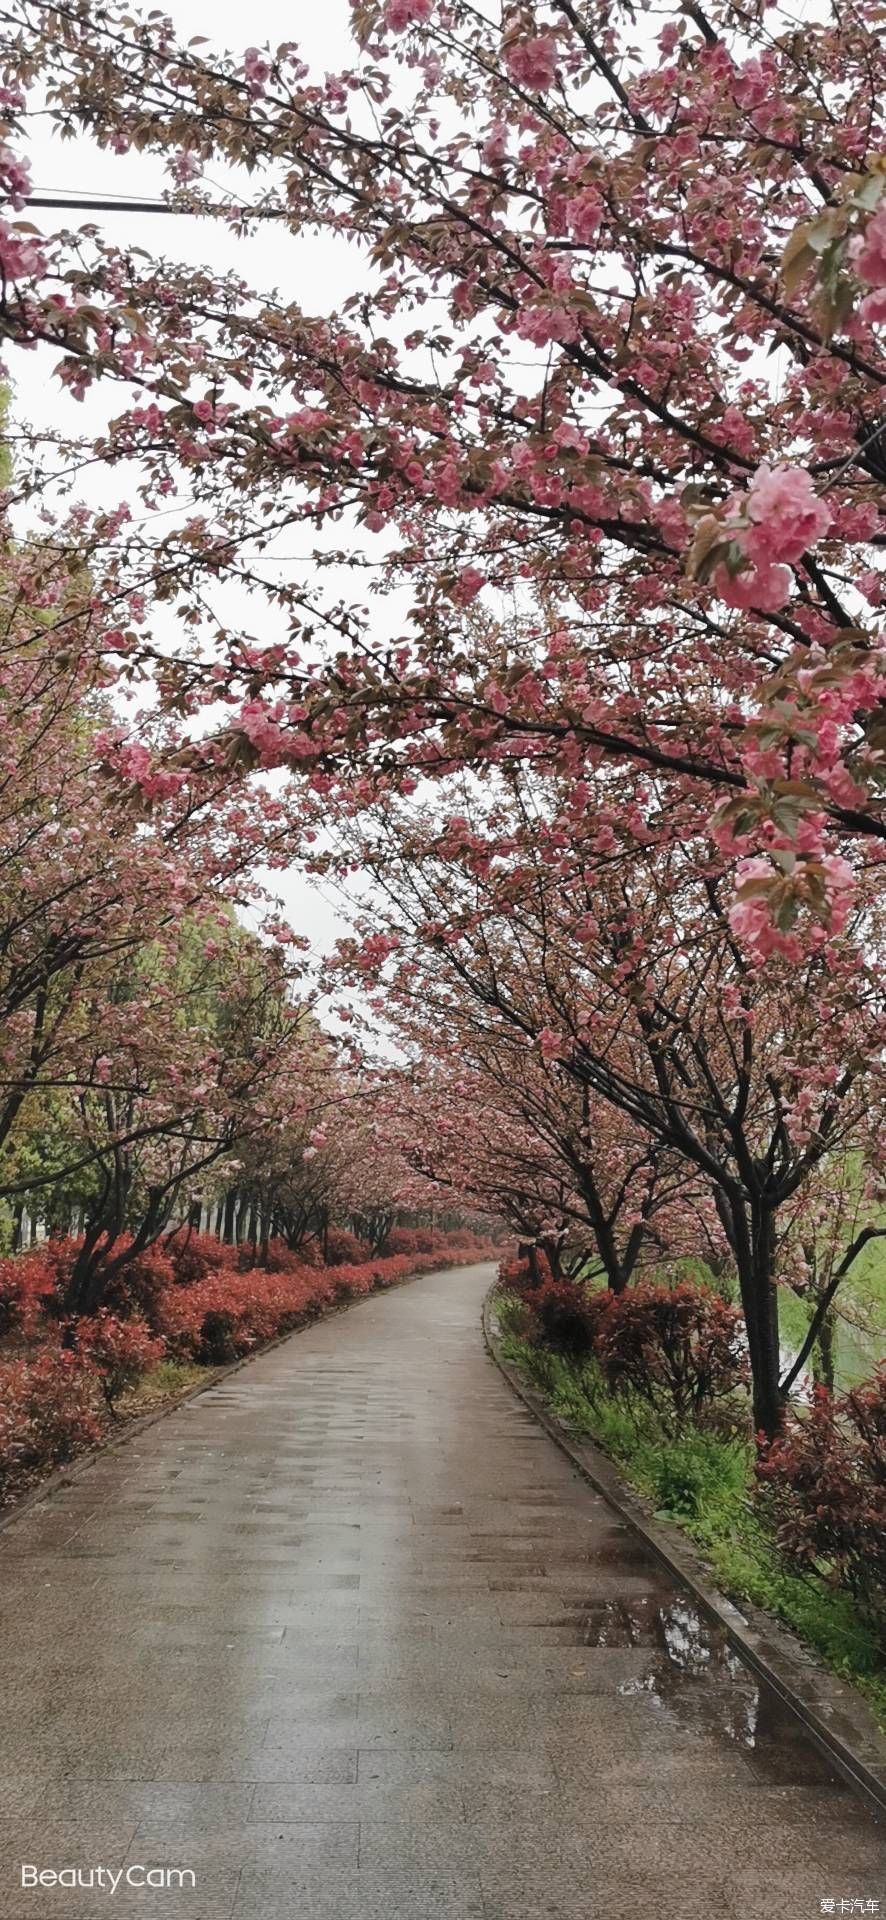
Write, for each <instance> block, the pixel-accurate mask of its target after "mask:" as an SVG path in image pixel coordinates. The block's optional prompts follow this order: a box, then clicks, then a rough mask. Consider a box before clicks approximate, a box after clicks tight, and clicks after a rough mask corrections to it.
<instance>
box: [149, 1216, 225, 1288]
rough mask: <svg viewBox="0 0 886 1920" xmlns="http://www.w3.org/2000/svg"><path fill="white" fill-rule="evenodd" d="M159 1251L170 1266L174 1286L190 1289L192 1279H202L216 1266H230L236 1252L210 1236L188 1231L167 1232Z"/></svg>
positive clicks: (212, 1271)
mask: <svg viewBox="0 0 886 1920" xmlns="http://www.w3.org/2000/svg"><path fill="white" fill-rule="evenodd" d="M163 1251H164V1253H165V1254H166V1257H167V1259H168V1260H170V1261H171V1263H172V1271H173V1276H174V1278H175V1280H176V1283H177V1284H178V1286H180V1287H191V1286H193V1284H194V1281H195V1280H205V1279H206V1276H207V1274H209V1273H214V1272H215V1271H216V1270H217V1268H218V1267H230V1266H233V1265H234V1263H235V1260H236V1256H237V1252H238V1249H237V1248H236V1247H229V1246H226V1245H225V1243H224V1241H223V1240H216V1238H215V1235H214V1234H212V1233H195V1232H194V1231H193V1230H192V1231H191V1232H186V1231H181V1232H178V1233H171V1234H170V1235H169V1238H168V1240H166V1241H165V1243H164V1247H163Z"/></svg>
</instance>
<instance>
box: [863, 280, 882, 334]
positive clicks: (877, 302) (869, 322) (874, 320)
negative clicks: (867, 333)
mask: <svg viewBox="0 0 886 1920" xmlns="http://www.w3.org/2000/svg"><path fill="white" fill-rule="evenodd" d="M858 311H859V315H860V318H861V319H862V320H863V321H864V322H865V324H866V326H869V327H886V286H884V287H877V288H876V290H875V291H874V292H873V293H869V294H867V295H866V297H865V299H864V300H862V301H861V303H860V305H859V309H858Z"/></svg>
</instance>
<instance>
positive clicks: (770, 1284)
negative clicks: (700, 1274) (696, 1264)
mask: <svg viewBox="0 0 886 1920" xmlns="http://www.w3.org/2000/svg"><path fill="white" fill-rule="evenodd" d="M732 1222H733V1230H734V1234H735V1252H736V1264H737V1267H738V1281H739V1288H740V1291H741V1304H742V1309H743V1311H744V1318H745V1327H746V1329H747V1336H748V1352H749V1355H750V1362H751V1381H752V1399H753V1415H754V1432H755V1433H762V1434H763V1435H764V1436H765V1438H766V1439H767V1440H774V1439H775V1437H776V1435H777V1434H779V1433H780V1432H781V1429H782V1426H783V1424H784V1400H783V1397H782V1395H781V1392H780V1391H779V1377H780V1360H779V1346H778V1295H777V1293H776V1287H775V1215H774V1213H773V1212H772V1209H771V1208H770V1207H766V1206H764V1205H763V1204H762V1202H759V1201H756V1200H754V1201H752V1202H751V1204H750V1207H749V1208H746V1205H745V1203H744V1202H743V1201H736V1202H735V1203H734V1205H733V1208H732Z"/></svg>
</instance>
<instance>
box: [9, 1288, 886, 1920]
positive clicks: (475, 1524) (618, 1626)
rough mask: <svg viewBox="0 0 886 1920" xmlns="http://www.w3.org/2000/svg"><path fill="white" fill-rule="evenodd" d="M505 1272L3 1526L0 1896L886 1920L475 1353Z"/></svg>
mask: <svg viewBox="0 0 886 1920" xmlns="http://www.w3.org/2000/svg"><path fill="white" fill-rule="evenodd" d="M490 1277H491V1269H490V1268H489V1267H488V1266H476V1267H470V1268H463V1269H461V1270H456V1271H451V1272H447V1273H442V1274H434V1275H431V1276H428V1277H426V1278H425V1279H423V1280H421V1281H418V1282H416V1283H415V1284H414V1285H413V1286H410V1287H407V1288H404V1289H402V1290H399V1291H397V1292H395V1293H393V1294H390V1295H387V1296H384V1295H381V1296H377V1297H375V1298H374V1299H372V1300H370V1301H368V1302H367V1303H366V1304H365V1305H361V1306H360V1307H359V1308H357V1309H356V1310H355V1311H353V1312H351V1313H348V1314H346V1315H343V1316H337V1317H333V1318H332V1319H330V1320H327V1321H325V1322H322V1323H320V1324H318V1325H317V1326H316V1327H313V1328H311V1329H310V1330H308V1331H307V1332H306V1333H303V1334H300V1335H297V1336H295V1337H294V1338H293V1339H292V1340H291V1341H288V1342H286V1343H285V1344H284V1345H283V1346H281V1347H278V1348H276V1349H275V1350H274V1351H273V1352H270V1353H268V1354H265V1355H264V1356H262V1357H260V1358H259V1359H257V1360H255V1361H253V1362H251V1363H250V1364H249V1366H247V1367H246V1368H244V1369H242V1370H241V1371H240V1372H239V1373H237V1374H236V1375H234V1376H233V1377H231V1378H230V1379H229V1380H227V1381H223V1382H221V1383H219V1385H218V1386H216V1387H214V1388H212V1389H210V1390H209V1391H208V1392H207V1393H205V1394H202V1395H200V1396H199V1397H198V1398H197V1399H195V1400H192V1401H191V1402H189V1403H188V1404H186V1405H185V1406H183V1407H182V1408H181V1409H180V1410H179V1411H177V1412H176V1413H174V1414H172V1415H170V1416H169V1417H168V1418H167V1419H165V1420H162V1421H160V1422H159V1423H158V1424H157V1425H155V1426H153V1427H151V1428H149V1429H148V1430H147V1431H146V1432H144V1433H143V1434H141V1435H139V1436H138V1437H137V1438H136V1439H134V1440H132V1441H131V1442H130V1443H128V1444H127V1445H125V1446H123V1447H122V1448H121V1449H120V1450H119V1451H118V1452H117V1453H116V1454H113V1455H111V1454H109V1455H106V1456H104V1457H102V1458H101V1459H99V1461H98V1462H97V1464H96V1465H95V1466H94V1467H93V1468H92V1469H91V1470H90V1471H89V1472H87V1473H85V1474H83V1475H82V1477H81V1478H79V1479H78V1480H76V1481H75V1482H74V1483H73V1484H72V1485H70V1486H68V1487H66V1488H62V1489H61V1490H60V1491H59V1492H57V1493H56V1494H54V1495H53V1496H52V1498H51V1499H48V1500H46V1501H45V1502H43V1503H41V1504H40V1505H38V1506H36V1507H32V1508H31V1509H30V1510H28V1511H26V1512H24V1513H23V1514H22V1515H21V1516H20V1518H19V1519H18V1520H17V1521H16V1522H15V1523H14V1524H13V1526H12V1527H11V1528H10V1529H9V1530H8V1531H7V1532H6V1533H5V1534H4V1536H3V1537H2V1540H0V1568H2V1589H0V1620H2V1625H3V1628H4V1633H3V1641H2V1653H0V1667H2V1675H0V1677H2V1701H0V1736H2V1739H0V1753H2V1758H0V1837H2V1848H0V1854H2V1865H0V1914H2V1916H3V1920H43V1916H44V1915H46V1914H52V1915H59V1914H64V1916H65V1920H94V1916H97V1915H99V1914H101V1915H104V1916H108V1915H112V1916H113V1920H134V1916H139V1920H178V1916H179V1915H187V1916H189V1920H296V1916H297V1917H298V1920H541V1917H542V1916H544V1917H545V1920H604V1916H605V1920H613V1916H614V1917H615V1920H618V1917H619V1916H622V1915H624V1916H627V1915H631V1916H635V1915H642V1916H647V1915H649V1916H656V1920H657V1916H659V1915H666V1916H671V1915H673V1916H679V1920H696V1917H698V1920H701V1916H704V1920H709V1916H711V1915H718V1916H719V1915H725V1916H727V1920H768V1916H769V1915H772V1916H773V1920H775V1916H778V1920H806V1916H807V1915H808V1916H809V1917H810V1920H813V1917H814V1916H817V1915H819V1914H821V1913H822V1912H823V1911H824V1912H828V1911H831V1912H834V1911H836V1912H837V1913H840V1911H841V1907H840V1902H841V1900H842V1901H856V1902H857V1901H859V1900H861V1901H874V1900H879V1901H880V1907H879V1913H880V1915H881V1916H883V1915H884V1914H886V1897H884V1895H886V1887H884V1878H886V1876H884V1874H883V1871H882V1869H883V1837H882V1831H881V1830H880V1829H878V1827H877V1826H876V1825H875V1823H874V1821H873V1820H872V1818H871V1817H870V1815H869V1814H868V1813H867V1812H866V1810H865V1809H864V1807H863V1806H862V1805H861V1804H860V1803H859V1802H858V1801H856V1800H855V1799H854V1798H853V1797H852V1796H851V1795H850V1794H849V1792H848V1791H846V1790H845V1789H844V1788H842V1787H841V1786H840V1785H839V1784H838V1783H837V1782H836V1781H833V1780H829V1779H828V1777H827V1775H826V1773H825V1772H824V1769H823V1767H822V1763H821V1762H820V1761H819V1759H818V1758H817V1756H816V1755H815V1753H814V1752H813V1750H812V1749H811V1747H810V1746H809V1745H808V1744H807V1743H806V1742H805V1741H804V1740H803V1739H802V1738H801V1737H799V1736H798V1735H797V1734H795V1733H794V1731H793V1728H792V1726H791V1724H790V1723H788V1722H787V1721H785V1720H784V1719H783V1718H781V1717H780V1716H779V1714H778V1712H777V1710H776V1708H775V1705H774V1703H773V1702H772V1701H771V1700H770V1699H768V1698H767V1697H766V1695H765V1692H761V1690H760V1688H759V1687H758V1686H757V1684H756V1683H755V1681H754V1680H753V1679H752V1677H751V1676H750V1675H749V1674H747V1673H746V1671H745V1670H744V1669H743V1668H742V1667H741V1666H740V1664H739V1663H738V1662H737V1661H736V1660H735V1658H734V1656H732V1655H730V1654H729V1653H728V1652H727V1651H726V1650H725V1649H724V1648H722V1647H720V1646H718V1645H717V1643H716V1640H715V1638H714V1637H713V1635H712V1634H711V1633H710V1632H709V1631H708V1630H707V1629H705V1627H704V1626H703V1625H702V1623H701V1622H700V1621H699V1619H698V1618H697V1616H696V1615H695V1614H694V1613H693V1610H692V1607H691V1605H690V1604H688V1602H687V1601H686V1600H685V1598H684V1597H682V1596H681V1595H680V1593H679V1592H678V1591H677V1590H676V1589H675V1588H674V1587H672V1586H670V1585H669V1583H668V1581H667V1579H666V1577H665V1576H664V1575H663V1572H662V1570H661V1569H660V1568H659V1567H658V1566H657V1565H656V1564H655V1563H654V1562H653V1561H652V1560H651V1558H650V1557H649V1556H648V1555H647V1553H646V1551H645V1549H644V1548H643V1547H642V1544H641V1543H640V1542H639V1541H638V1540H637V1539H636V1537H635V1536H634V1535H633V1534H631V1533H630V1532H629V1531H628V1530H627V1529H625V1528H623V1527H621V1526H620V1525H619V1523H618V1521H617V1520H616V1518H615V1516H614V1515H613V1513H612V1512H611V1510H610V1509H609V1508H608V1507H607V1506H606V1505H605V1503H604V1502H603V1501H602V1500H599V1499H597V1498H596V1497H595V1496H594V1495H593V1494H592V1493H591V1492H589V1490H588V1488H587V1487H586V1486H585V1484H584V1483H583V1482H582V1481H581V1480H580V1479H579V1478H578V1476H577V1475H576V1474H575V1473H574V1472H573V1470H572V1468H571V1467H570V1465H569V1463H568V1462H567V1461H566V1460H565V1459H564V1458H563V1456H562V1455H561V1454H560V1453H559V1452H558V1450H557V1449H556V1447H555V1446H554V1445H553V1444H552V1443H551V1441H550V1440H549V1439H548V1438H547V1437H546V1435H544V1434H543V1433H542V1432H541V1430H540V1429H539V1428H538V1427H537V1426H536V1425H535V1423H534V1422H533V1420H532V1419H531V1417H530V1416H529V1414H528V1413H527V1412H526V1410H525V1409H524V1408H523V1407H522V1406H521V1405H520V1404H519V1403H518V1402H517V1401H516V1400H515V1399H514V1397H513V1396H512V1394H511V1393H510V1391H509V1389H508V1387H507V1385H506V1383H505V1382H504V1380H503V1379H502V1378H501V1376H500V1375H499V1374H498V1372H497V1371H496V1369H495V1368H494V1366H493V1364H492V1362H491V1361H490V1360H489V1359H488V1357H487V1355H486V1354H485V1352H484V1350H483V1345H482V1340H481V1336H480V1324H479V1323H480V1308H481V1302H482V1299H483V1295H484V1292H485V1290H486V1288H487V1286H488V1284H489V1281H490ZM22 1863H25V1864H26V1865H28V1866H31V1867H39V1868H41V1869H42V1870H44V1871H46V1870H50V1871H53V1870H54V1871H61V1870H63V1869H68V1870H69V1871H70V1870H72V1869H80V1870H81V1873H82V1875H83V1877H84V1878H88V1874H89V1872H90V1870H92V1872H93V1878H94V1875H95V1870H96V1869H97V1868H98V1867H99V1866H101V1867H102V1868H103V1871H104V1874H105V1876H106V1877H105V1882H104V1884H103V1885H102V1883H97V1884H96V1885H95V1886H94V1887H93V1889H92V1890H91V1891H90V1890H88V1887H83V1886H81V1887H80V1888H78V1890H77V1891H73V1890H71V1891H67V1890H64V1882H63V1883H62V1887H52V1888H49V1887H47V1888H46V1889H45V1890H43V1891H41V1890H40V1889H39V1888H34V1889H32V1888H31V1887H25V1888H22V1887H21V1885H20V1881H21V1864H22ZM127 1863H128V1865H129V1866H130V1867H131V1868H132V1873H131V1874H130V1875H129V1879H130V1881H134V1882H135V1883H136V1884H129V1885H127V1884H126V1880H125V1879H124V1880H123V1881H121V1882H120V1884H119V1885H118V1888H117V1891H116V1893H115V1894H114V1895H113V1897H112V1898H111V1897H109V1893H108V1881H107V1875H108V1874H109V1873H110V1872H111V1871H113V1872H115V1873H119V1872H120V1870H121V1868H124V1867H125V1866H126V1865H127ZM148 1870H150V1871H151V1872H152V1874H153V1875H154V1876H155V1878H156V1876H157V1874H159V1873H160V1872H166V1873H167V1875H168V1874H169V1872H170V1870H172V1874H173V1880H172V1884H171V1885H167V1886H165V1887H164V1888H163V1889H162V1890H160V1889H159V1884H158V1885H157V1886H156V1887H154V1888H151V1887H148V1886H145V1885H139V1884H137V1883H138V1882H139V1881H140V1880H141V1881H144V1880H146V1878H147V1873H148ZM180 1872H184V1873H185V1874H186V1875H187V1874H191V1873H193V1874H194V1875H195V1876H196V1888H192V1887H191V1886H190V1885H185V1886H184V1887H183V1888H178V1887H177V1886H176V1884H175V1879H174V1875H175V1874H176V1873H180ZM831 1900H833V1901H835V1903H836V1906H835V1908H829V1907H827V1906H825V1907H824V1908H823V1907H822V1902H827V1901H831ZM851 1910H852V1909H849V1908H846V1909H844V1911H851ZM854 1911H855V1912H858V1911H860V1909H859V1908H858V1906H856V1907H855V1909H854ZM861 1911H864V1909H863V1908H862V1909H861ZM867 1911H868V1913H869V1914H870V1913H874V1912H876V1911H877V1910H876V1909H874V1908H873V1907H868V1909H867Z"/></svg>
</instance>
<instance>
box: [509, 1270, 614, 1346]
mask: <svg viewBox="0 0 886 1920" xmlns="http://www.w3.org/2000/svg"><path fill="white" fill-rule="evenodd" d="M523 1298H524V1302H525V1304H526V1306H527V1308H528V1310H529V1312H530V1314H531V1316H532V1318H533V1319H534V1320H535V1321H536V1322H537V1325H538V1330H539V1334H540V1337H541V1338H542V1339H543V1340H544V1341H545V1343H546V1344H547V1345H548V1346H550V1347H556V1348H557V1349H558V1351H559V1352H560V1353H566V1354H569V1356H570V1357H571V1358H572V1359H574V1360H585V1359H588V1358H589V1357H590V1355H591V1354H592V1353H593V1352H594V1351H595V1350H596V1345H597V1337H598V1334H599V1331H600V1324H601V1319H602V1317H603V1315H604V1314H606V1313H607V1312H608V1309H609V1301H610V1296H609V1294H608V1293H604V1292H602V1291H597V1292H593V1293H591V1292H589V1291H588V1289H587V1288H586V1287H582V1286H579V1285H577V1284H576V1283H575V1282H574V1281H570V1280H546V1281H545V1282H544V1285H543V1286H541V1287H536V1288H535V1289H534V1291H533V1292H532V1293H527V1294H524V1296H523Z"/></svg>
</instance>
